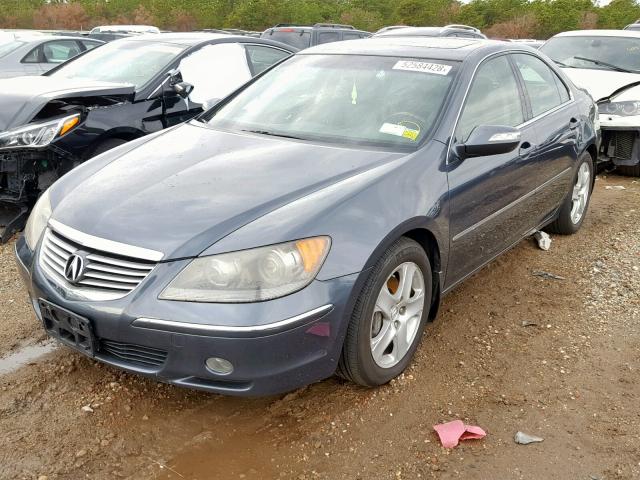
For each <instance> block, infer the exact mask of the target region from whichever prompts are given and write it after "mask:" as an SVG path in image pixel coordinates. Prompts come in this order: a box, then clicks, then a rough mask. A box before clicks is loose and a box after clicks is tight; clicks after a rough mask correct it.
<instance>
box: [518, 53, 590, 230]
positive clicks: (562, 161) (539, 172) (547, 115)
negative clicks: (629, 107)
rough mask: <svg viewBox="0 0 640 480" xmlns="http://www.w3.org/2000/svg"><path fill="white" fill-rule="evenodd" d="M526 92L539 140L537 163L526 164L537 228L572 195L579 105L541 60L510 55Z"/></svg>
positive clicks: (521, 55)
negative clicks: (532, 192)
mask: <svg viewBox="0 0 640 480" xmlns="http://www.w3.org/2000/svg"><path fill="white" fill-rule="evenodd" d="M511 58H512V59H513V61H514V64H515V65H516V70H517V72H518V74H519V76H520V78H521V80H522V84H523V86H524V90H525V92H526V102H527V108H528V110H529V115H530V117H531V120H529V123H530V124H531V125H532V126H533V127H534V128H535V129H536V132H537V134H538V137H539V143H538V153H537V159H536V162H535V164H526V165H523V168H524V169H525V170H524V171H525V172H526V177H525V178H526V180H525V181H526V183H527V188H528V189H530V190H532V191H533V190H535V191H536V194H535V195H532V196H531V200H530V202H531V205H530V208H531V212H535V213H536V215H537V216H536V226H538V225H539V224H540V223H542V222H543V221H544V220H545V219H547V218H548V217H549V216H550V215H551V214H552V213H554V211H555V210H556V209H557V207H558V205H559V204H560V202H561V201H562V199H563V198H564V197H565V195H566V194H567V193H568V192H569V188H570V184H571V181H572V180H573V168H574V166H575V164H576V162H577V159H578V151H577V144H578V143H577V142H578V126H579V125H578V120H577V106H576V105H575V102H573V101H572V99H571V93H570V90H569V88H568V87H567V86H566V85H565V84H564V82H563V81H562V79H561V78H560V77H559V76H558V75H557V74H556V73H555V72H554V71H553V70H552V69H551V68H550V67H549V66H548V65H547V64H546V63H545V62H544V61H542V60H541V59H540V58H538V57H536V56H535V55H531V54H527V53H518V54H513V55H511Z"/></svg>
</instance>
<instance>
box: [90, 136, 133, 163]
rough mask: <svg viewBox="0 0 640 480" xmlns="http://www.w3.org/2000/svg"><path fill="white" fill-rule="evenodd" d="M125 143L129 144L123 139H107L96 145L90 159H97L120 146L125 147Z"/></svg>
mask: <svg viewBox="0 0 640 480" xmlns="http://www.w3.org/2000/svg"><path fill="white" fill-rule="evenodd" d="M125 143H127V140H123V139H122V138H107V139H106V140H103V141H102V142H100V143H99V144H98V145H96V147H95V148H94V149H93V151H92V152H91V155H90V156H89V157H88V158H93V157H97V156H98V155H100V154H101V153H104V152H106V151H108V150H111V149H112V148H116V147H119V146H120V145H124V144H125Z"/></svg>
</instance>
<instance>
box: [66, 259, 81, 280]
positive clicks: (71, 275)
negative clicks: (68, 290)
mask: <svg viewBox="0 0 640 480" xmlns="http://www.w3.org/2000/svg"><path fill="white" fill-rule="evenodd" d="M83 273H84V259H83V258H82V257H81V256H80V255H78V254H77V253H74V254H73V255H71V256H70V257H69V259H68V260H67V265H66V266H65V267H64V276H65V278H66V279H67V280H69V281H70V282H71V283H76V282H78V280H80V278H81V277H82V274H83Z"/></svg>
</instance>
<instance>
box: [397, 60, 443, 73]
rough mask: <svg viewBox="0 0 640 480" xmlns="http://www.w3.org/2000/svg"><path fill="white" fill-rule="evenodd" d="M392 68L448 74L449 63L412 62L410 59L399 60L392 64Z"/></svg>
mask: <svg viewBox="0 0 640 480" xmlns="http://www.w3.org/2000/svg"><path fill="white" fill-rule="evenodd" d="M393 69H394V70H408V71H410V72H422V73H435V74H436V75H448V74H449V72H450V71H451V65H443V64H441V63H430V62H414V61H412V60H400V61H398V62H397V63H396V64H395V65H394V66H393Z"/></svg>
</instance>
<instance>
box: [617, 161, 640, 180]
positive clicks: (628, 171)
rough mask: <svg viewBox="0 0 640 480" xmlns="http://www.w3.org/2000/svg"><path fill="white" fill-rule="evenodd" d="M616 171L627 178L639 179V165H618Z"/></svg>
mask: <svg viewBox="0 0 640 480" xmlns="http://www.w3.org/2000/svg"><path fill="white" fill-rule="evenodd" d="M616 170H618V171H619V172H620V173H621V174H622V175H625V176H627V177H640V163H639V164H638V165H618V166H616Z"/></svg>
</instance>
